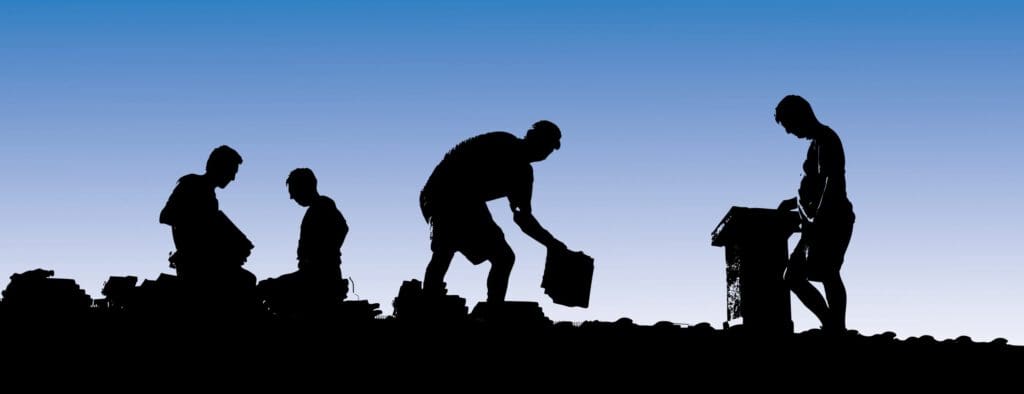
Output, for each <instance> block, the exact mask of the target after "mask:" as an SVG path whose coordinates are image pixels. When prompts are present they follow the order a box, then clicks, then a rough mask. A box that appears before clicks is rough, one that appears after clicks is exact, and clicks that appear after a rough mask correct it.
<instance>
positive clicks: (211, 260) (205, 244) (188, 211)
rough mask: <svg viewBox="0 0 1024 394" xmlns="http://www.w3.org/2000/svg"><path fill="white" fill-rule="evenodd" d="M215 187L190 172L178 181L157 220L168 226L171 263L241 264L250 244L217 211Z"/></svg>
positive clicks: (200, 266) (207, 266) (194, 265)
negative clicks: (172, 254)
mask: <svg viewBox="0 0 1024 394" xmlns="http://www.w3.org/2000/svg"><path fill="white" fill-rule="evenodd" d="M215 189H216V186H215V185H214V184H213V183H212V182H210V181H209V180H208V179H207V178H205V177H203V176H200V175H195V174H189V175H185V176H183V177H181V179H180V180H178V185H177V186H176V187H175V188H174V191H173V192H172V193H171V196H170V198H168V200H167V205H166V206H164V209H163V211H161V212H160V223H164V224H168V225H170V226H171V233H172V235H173V237H174V246H175V247H176V248H177V251H176V252H175V254H174V256H173V257H172V262H173V264H174V266H175V267H176V268H178V270H179V274H180V272H181V269H182V267H183V266H185V268H186V270H189V269H192V268H197V269H213V268H215V267H214V266H218V267H219V266H227V267H237V266H240V265H242V263H243V262H244V261H245V258H246V257H248V255H249V251H250V250H251V249H252V243H251V242H249V239H248V238H246V236H245V234H243V233H242V232H241V231H240V230H238V228H237V227H235V225H234V224H233V223H232V222H231V220H230V219H228V217H227V216H226V215H224V213H223V212H221V211H220V210H219V204H218V202H217V195H216V191H215Z"/></svg>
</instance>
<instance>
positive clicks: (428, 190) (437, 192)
mask: <svg viewBox="0 0 1024 394" xmlns="http://www.w3.org/2000/svg"><path fill="white" fill-rule="evenodd" d="M532 187H533V167H532V166H531V165H530V161H529V160H528V159H527V156H526V154H525V146H524V141H523V140H522V139H520V138H518V137H516V136H515V135H512V134H510V133H506V132H501V131H496V132H491V133H487V134H482V135H478V136H476V137H473V138H470V139H468V140H466V141H463V142H462V143H460V144H458V145H456V146H455V148H452V150H451V151H449V152H448V153H447V154H446V155H445V157H444V159H442V160H441V163H439V164H438V165H437V167H436V168H434V172H433V173H432V174H431V175H430V178H429V179H428V180H427V184H426V186H424V187H423V191H422V192H421V193H420V208H421V209H422V210H423V215H424V217H426V218H429V217H431V216H432V215H433V214H436V213H439V212H443V211H448V210H451V209H458V208H460V207H464V206H466V205H473V206H476V205H479V204H483V203H485V202H487V201H490V200H494V199H497V198H502V197H508V198H509V200H510V201H512V202H518V201H521V200H524V199H528V198H529V195H530V191H531V190H532ZM525 202H527V203H528V201H525Z"/></svg>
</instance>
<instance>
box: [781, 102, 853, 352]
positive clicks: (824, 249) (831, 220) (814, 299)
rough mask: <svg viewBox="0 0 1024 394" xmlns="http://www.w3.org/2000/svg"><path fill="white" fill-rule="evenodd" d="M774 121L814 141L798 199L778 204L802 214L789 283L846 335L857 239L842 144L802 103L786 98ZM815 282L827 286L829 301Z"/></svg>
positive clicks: (824, 321) (788, 270) (833, 329)
mask: <svg viewBox="0 0 1024 394" xmlns="http://www.w3.org/2000/svg"><path fill="white" fill-rule="evenodd" d="M775 121H776V122H777V123H779V124H780V125H782V127H784V128H785V129H786V133H789V134H793V135H794V136H796V137H797V138H804V139H808V140H810V141H811V145H810V147H809V148H808V149H807V159H806V160H805V161H804V164H803V167H804V176H803V178H802V179H801V180H800V189H799V191H798V197H797V198H792V199H789V200H785V201H783V202H782V203H781V204H779V209H780V210H786V211H789V210H793V209H797V210H798V211H799V213H800V218H801V226H800V227H801V235H800V242H798V243H797V245H796V249H795V250H794V251H793V254H792V255H791V256H790V258H789V265H788V266H787V267H786V274H785V280H786V282H787V283H788V284H789V286H790V289H792V290H793V293H795V294H796V296H797V298H799V299H800V301H801V302H803V304H804V305H805V306H806V307H807V309H810V310H811V312H813V313H814V314H815V316H817V317H818V320H820V321H821V324H822V328H823V329H824V330H826V331H830V332H844V331H845V330H846V287H845V286H844V285H843V280H842V278H840V276H839V269H840V268H841V267H842V266H843V256H844V255H845V254H846V248H847V246H849V244H850V236H851V235H852V234H853V222H854V218H855V215H854V214H853V204H851V203H850V200H849V199H847V197H846V169H845V167H846V158H845V155H844V153H843V144H842V142H841V141H840V140H839V136H838V135H836V132H835V131H833V130H832V129H831V128H829V127H828V126H825V125H823V124H821V123H820V122H819V121H818V119H817V118H816V117H815V116H814V111H812V110H811V104H810V103H808V102H807V100H804V98H803V97H800V96H794V95H790V96H786V97H785V98H783V99H782V101H780V102H779V105H778V106H777V107H776V108H775ZM811 280H813V281H817V282H821V283H822V285H824V287H825V297H822V295H821V293H819V292H818V290H817V289H816V288H815V287H814V286H813V285H811V283H810V282H809V281H811ZM826 298H827V300H828V302H827V303H826V301H825V300H826Z"/></svg>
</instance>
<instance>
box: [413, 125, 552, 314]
mask: <svg viewBox="0 0 1024 394" xmlns="http://www.w3.org/2000/svg"><path fill="white" fill-rule="evenodd" d="M561 138H562V132H561V130H559V129H558V126H556V125H555V124H554V123H551V122H549V121H546V120H542V121H539V122H537V123H534V124H533V127H532V128H531V129H530V130H529V131H527V132H526V137H525V138H522V139H520V138H519V137H516V136H514V135H512V134H510V133H507V132H502V131H495V132H491V133H486V134H481V135H478V136H476V137H473V138H470V139H468V140H465V141H463V142H461V143H459V144H458V145H456V146H455V147H454V148H452V150H450V151H449V152H448V153H447V154H446V155H445V156H444V159H442V160H441V163H439V164H438V165H437V167H436V168H434V172H433V173H432V174H430V178H429V179H427V184H426V185H425V186H424V187H423V190H422V192H420V209H421V211H422V212H423V217H424V219H426V220H427V223H429V224H430V226H431V243H430V249H431V251H432V252H433V256H432V257H431V259H430V263H429V264H428V265H427V270H426V275H425V277H424V280H423V282H424V284H423V289H424V293H425V294H426V295H427V296H438V295H442V294H443V293H444V287H445V286H444V276H445V274H446V273H447V272H448V267H449V265H450V264H451V261H452V258H453V257H454V256H455V252H460V253H462V254H463V255H464V256H466V258H467V259H468V260H469V261H470V262H471V263H473V264H474V265H475V264H480V263H482V262H483V261H484V260H489V261H490V262H491V270H490V273H489V274H488V276H487V302H488V303H498V302H504V301H505V293H506V291H507V290H508V279H509V275H510V274H511V273H512V264H513V263H514V262H515V254H514V253H513V252H512V248H511V247H509V245H508V243H507V242H505V234H504V233H502V231H501V228H499V227H498V225H497V224H496V223H495V222H494V219H493V218H492V217H491V213H490V211H488V209H487V201H490V200H494V199H497V198H502V197H507V198H508V201H509V207H510V208H511V209H512V215H513V219H514V220H515V222H516V224H518V225H519V227H520V228H521V229H522V231H523V232H524V233H526V234H527V235H529V236H530V237H531V238H533V239H535V240H537V242H540V243H541V244H543V245H544V246H546V247H547V248H548V249H549V250H556V251H560V252H562V251H565V250H566V246H565V244H563V243H562V242H561V241H559V240H557V239H555V237H553V236H552V235H551V233H549V232H548V231H547V230H545V229H544V228H543V227H541V225H540V223H538V222H537V219H536V218H534V217H533V212H532V210H531V206H530V199H531V198H532V195H533V167H532V166H531V163H534V162H538V161H541V160H544V159H545V158H547V157H548V155H550V154H551V152H554V151H555V150H557V149H558V148H559V147H560V146H561V143H560V140H561Z"/></svg>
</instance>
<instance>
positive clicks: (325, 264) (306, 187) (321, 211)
mask: <svg viewBox="0 0 1024 394" xmlns="http://www.w3.org/2000/svg"><path fill="white" fill-rule="evenodd" d="M286 184H287V185H288V194H289V195H290V196H291V198H292V200H295V202H296V203H297V204H299V206H302V207H306V208H307V209H306V214H305V216H303V217H302V225H301V227H300V229H299V231H300V232H299V247H298V250H297V252H296V255H297V258H298V261H299V270H298V271H296V272H293V273H290V274H285V275H281V276H280V277H279V278H277V279H271V280H267V281H265V282H264V283H261V284H260V287H261V291H262V292H264V293H265V295H266V296H267V297H268V298H272V299H271V304H272V305H273V307H274V309H276V311H277V312H279V313H284V314H288V313H300V314H301V313H305V312H310V311H316V310H327V308H330V307H331V305H336V304H337V303H339V302H341V301H342V300H344V298H345V295H346V293H347V292H348V283H347V282H346V281H344V280H342V278H341V245H342V243H344V242H345V236H346V235H348V223H347V222H345V217H344V216H342V215H341V212H340V211H338V207H337V205H335V203H334V200H332V199H330V198H329V197H327V196H323V195H321V194H320V193H319V192H318V191H317V180H316V176H315V175H314V174H313V171H312V170H310V169H308V168H297V169H295V170H293V171H292V172H291V174H289V175H288V180H287V181H286Z"/></svg>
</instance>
